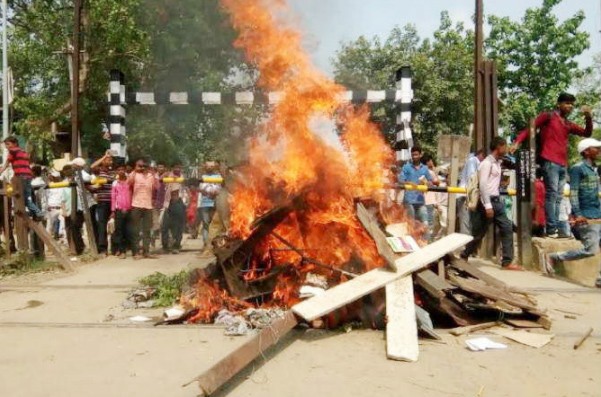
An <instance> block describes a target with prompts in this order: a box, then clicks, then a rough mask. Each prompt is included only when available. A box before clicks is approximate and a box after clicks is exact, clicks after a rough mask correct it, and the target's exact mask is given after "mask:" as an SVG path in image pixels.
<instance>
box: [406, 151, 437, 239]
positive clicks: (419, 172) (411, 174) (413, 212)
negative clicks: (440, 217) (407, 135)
mask: <svg viewBox="0 0 601 397" xmlns="http://www.w3.org/2000/svg"><path fill="white" fill-rule="evenodd" d="M421 159H422V149H421V148H420V147H419V146H414V147H412V148H411V162H410V163H407V164H405V165H404V166H403V168H402V170H401V174H400V175H399V182H400V183H402V184H406V185H410V186H412V187H417V185H426V184H428V183H429V182H432V177H431V176H430V171H429V170H428V167H427V166H426V165H425V164H422V162H421ZM425 203H426V201H425V199H424V194H423V193H422V192H419V191H417V190H405V195H404V197H403V205H404V206H405V211H407V215H408V216H410V217H411V218H413V219H416V220H418V221H420V222H421V223H422V224H423V225H424V227H425V229H426V231H425V232H424V239H425V240H426V241H427V240H428V239H429V231H428V211H427V210H426V205H425Z"/></svg>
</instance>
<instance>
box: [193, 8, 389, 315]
mask: <svg viewBox="0 0 601 397" xmlns="http://www.w3.org/2000/svg"><path fill="white" fill-rule="evenodd" d="M221 4H222V7H223V9H224V10H225V11H226V13H227V14H228V15H229V17H230V20H231V23H232V25H233V26H234V28H235V29H236V30H237V31H238V38H237V40H236V41H235V43H234V45H235V46H236V47H237V48H240V49H242V50H243V51H244V53H245V55H246V59H247V61H248V62H249V63H252V64H253V65H255V66H256V68H257V69H258V70H259V72H260V74H259V79H258V81H257V85H258V87H259V88H260V89H263V90H265V91H269V92H274V91H275V92H279V93H280V95H281V97H280V98H281V99H280V101H279V102H278V103H277V104H276V105H274V106H273V108H272V109H271V111H270V114H269V117H268V118H267V119H266V120H265V121H264V122H263V123H262V124H261V125H260V126H259V127H258V128H257V131H256V134H255V135H254V137H253V138H252V140H251V141H250V142H249V161H248V165H247V166H245V167H244V168H243V169H242V170H241V174H242V178H240V180H239V181H238V182H237V183H236V185H235V187H234V189H233V196H232V198H231V201H230V204H231V213H232V215H231V228H232V231H231V232H232V235H233V236H234V237H237V238H241V239H244V238H246V237H248V236H249V235H250V234H251V232H252V228H251V225H252V222H253V221H254V220H256V219H257V218H258V217H259V216H261V215H263V214H265V213H266V212H267V211H269V210H271V209H273V208H275V207H278V206H281V205H285V204H289V203H290V202H291V201H292V200H293V199H294V198H296V197H298V196H301V197H302V201H303V203H304V206H303V208H302V209H301V210H297V211H295V212H294V213H293V214H292V215H290V216H289V217H288V218H287V219H286V220H284V221H283V222H282V223H281V224H280V225H279V226H278V227H277V228H276V229H275V232H276V233H277V234H278V235H280V236H282V237H284V238H285V239H286V240H287V241H289V242H290V243H291V244H292V245H294V247H297V248H299V249H301V250H308V251H306V252H307V256H310V257H311V258H314V259H316V260H317V261H319V262H320V263H322V264H326V265H327V266H331V267H337V268H340V267H343V266H347V265H348V264H349V263H351V262H352V261H353V260H354V258H360V260H361V262H362V265H363V269H362V270H363V271H365V270H369V269H372V268H375V267H380V266H382V265H383V261H382V259H381V258H380V256H379V255H378V253H377V251H376V247H375V244H374V242H373V241H372V239H371V238H370V237H369V235H368V234H367V233H366V231H365V230H364V228H363V227H362V225H361V224H360V222H359V221H358V219H357V217H356V215H355V201H354V200H355V198H357V197H361V198H371V199H373V200H376V201H379V200H381V198H382V197H381V195H382V191H383V188H384V184H385V183H386V182H387V181H385V178H384V170H386V169H389V167H390V165H391V164H392V162H393V156H392V151H391V149H390V147H389V146H388V145H387V143H386V141H385V140H384V137H383V136H382V133H381V132H380V130H379V129H378V127H377V126H376V125H375V124H373V123H372V122H370V120H369V109H368V107H367V106H362V107H354V106H352V105H350V104H348V103H345V102H344V101H343V100H342V99H341V94H342V93H343V91H344V88H343V87H342V86H340V85H338V84H336V83H335V82H334V81H332V80H331V79H330V78H328V77H327V76H325V75H324V74H323V73H322V72H321V71H319V70H317V69H316V68H315V67H314V66H313V64H312V63H311V61H310V60H309V57H308V55H307V53H306V52H305V51H304V50H303V48H302V45H301V35H300V34H299V32H298V31H296V30H295V29H293V28H292V27H289V26H286V25H285V23H284V22H283V21H282V16H283V15H286V14H287V13H288V8H287V7H288V6H287V3H286V1H285V0H255V1H251V0H221ZM286 248H289V247H287V246H286V245H285V244H283V243H282V242H281V241H279V240H278V239H276V238H274V237H273V236H269V237H267V238H265V240H264V241H263V242H262V243H261V244H258V245H257V247H256V248H255V255H254V258H253V260H252V262H251V264H250V266H249V268H248V270H247V272H246V273H245V275H244V279H245V280H247V281H248V280H253V279H256V278H258V277H262V276H264V275H265V274H268V273H269V272H270V271H271V270H272V269H273V268H274V266H286V267H287V268H290V267H291V268H292V270H290V271H285V272H283V273H282V274H280V275H279V278H278V281H277V284H276V288H275V290H274V293H273V304H279V305H285V306H289V305H291V304H294V303H295V302H296V301H298V287H299V285H300V284H301V283H302V282H303V277H302V274H305V273H307V272H308V271H318V272H321V273H323V274H325V275H327V276H328V277H329V278H330V279H335V278H336V277H338V281H340V280H341V279H340V277H341V276H340V275H339V274H337V273H336V272H332V271H330V270H327V268H324V267H319V266H316V265H315V264H311V263H307V262H306V261H303V260H301V256H300V255H299V254H298V253H297V252H294V251H293V250H290V251H286V250H285V249H286ZM303 252H304V251H303ZM206 284H207V283H206V282H204V284H203V286H204V287H206V286H207V285H206ZM207 294H208V295H207ZM207 294H203V296H204V295H207V296H204V297H203V298H202V299H201V298H198V297H197V298H196V300H195V302H193V303H195V304H201V305H204V306H205V307H212V313H216V311H215V309H216V308H215V307H214V306H216V305H217V304H222V303H223V302H222V299H223V291H221V290H215V289H214V288H209V292H208V293H207ZM212 294H217V295H218V296H219V297H220V299H217V300H210V299H208V298H209V295H212ZM209 312H211V310H208V311H203V314H202V315H200V316H197V317H198V319H202V320H209V319H210V313H209Z"/></svg>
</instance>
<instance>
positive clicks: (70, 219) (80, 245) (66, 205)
mask: <svg viewBox="0 0 601 397" xmlns="http://www.w3.org/2000/svg"><path fill="white" fill-rule="evenodd" d="M63 174H64V176H65V177H66V178H67V181H68V182H71V181H73V180H74V170H73V166H72V165H71V164H67V165H65V166H64V167H63ZM60 190H61V193H62V198H61V207H62V213H63V215H64V217H65V228H66V231H67V235H68V237H67V239H68V240H69V239H70V240H71V241H72V242H73V247H72V248H73V249H74V250H75V252H74V254H75V255H81V254H83V251H84V249H85V248H86V246H85V243H84V241H83V237H82V227H83V223H84V217H83V208H84V207H83V203H82V200H81V197H82V196H81V191H80V189H79V187H77V188H76V190H77V198H76V200H77V211H75V213H72V210H71V203H72V202H73V201H72V199H73V197H72V194H71V190H72V189H71V188H69V187H68V188H62V189H60Z"/></svg>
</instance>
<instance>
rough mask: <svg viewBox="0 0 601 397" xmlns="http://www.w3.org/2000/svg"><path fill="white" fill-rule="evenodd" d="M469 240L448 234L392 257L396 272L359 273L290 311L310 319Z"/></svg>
mask: <svg viewBox="0 0 601 397" xmlns="http://www.w3.org/2000/svg"><path fill="white" fill-rule="evenodd" d="M471 240H472V237H471V236H467V235H464V234H451V235H449V236H446V237H443V238H442V239H440V240H438V241H436V242H434V243H432V244H430V245H428V246H426V247H424V248H422V249H420V250H419V251H415V252H413V253H411V254H409V255H407V256H404V257H402V258H399V259H397V260H396V262H395V264H396V267H397V271H396V272H392V271H389V270H386V269H374V270H371V271H369V272H367V273H364V274H362V275H361V276H359V277H357V278H354V279H352V280H350V281H347V282H345V283H343V284H339V285H337V286H335V287H334V288H330V289H329V290H327V291H326V292H325V293H323V294H321V295H319V296H316V297H313V298H310V299H307V300H306V301H304V302H301V303H299V304H297V305H295V306H293V307H292V310H293V311H294V313H296V314H298V315H299V316H301V317H302V318H304V319H306V320H308V321H312V320H315V319H317V318H319V317H321V316H324V315H326V314H328V313H330V312H332V311H334V310H336V309H338V308H340V307H342V306H344V305H346V304H348V303H350V302H354V301H356V300H357V299H359V298H361V297H363V296H365V295H367V294H369V293H371V292H373V291H375V290H377V289H379V288H382V287H384V286H385V285H386V284H388V283H391V282H393V281H395V280H398V279H400V278H403V277H405V276H407V275H409V274H411V273H413V272H415V271H418V270H420V269H422V268H424V267H426V266H428V265H429V264H430V263H432V262H436V261H437V260H438V259H440V258H442V257H443V256H445V255H447V254H448V253H450V252H453V251H455V250H456V249H459V248H461V247H463V246H465V245H466V244H467V243H469V242H470V241H471Z"/></svg>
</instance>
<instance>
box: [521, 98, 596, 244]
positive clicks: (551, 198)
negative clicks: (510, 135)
mask: <svg viewBox="0 0 601 397" xmlns="http://www.w3.org/2000/svg"><path fill="white" fill-rule="evenodd" d="M574 102H576V97H574V95H571V94H567V93H562V94H560V95H559V97H558V98H557V108H556V109H555V111H553V112H544V113H541V114H540V115H538V117H537V118H536V121H535V127H536V129H537V131H539V133H540V146H541V147H540V148H539V153H540V160H541V161H542V164H541V165H542V169H543V180H544V183H545V190H546V191H545V211H546V216H547V235H548V236H549V237H551V238H569V237H570V236H566V235H564V233H560V230H559V229H560V224H559V207H560V204H561V199H562V191H563V186H564V185H565V183H566V167H567V165H568V147H569V145H570V142H569V136H570V134H573V135H579V136H583V137H590V136H591V135H592V133H593V119H592V113H591V108H590V107H588V106H583V107H582V113H583V114H584V117H585V120H586V127H585V128H582V127H581V126H579V125H578V124H575V123H572V122H571V121H569V120H568V119H567V117H568V116H569V115H570V113H572V110H574ZM529 133H530V130H529V128H526V129H524V130H523V131H522V132H520V134H519V135H518V137H517V138H516V140H515V145H514V146H513V147H512V151H515V150H516V149H517V147H518V145H520V144H521V143H522V142H524V141H525V140H526V139H527V138H528V136H529Z"/></svg>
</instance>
